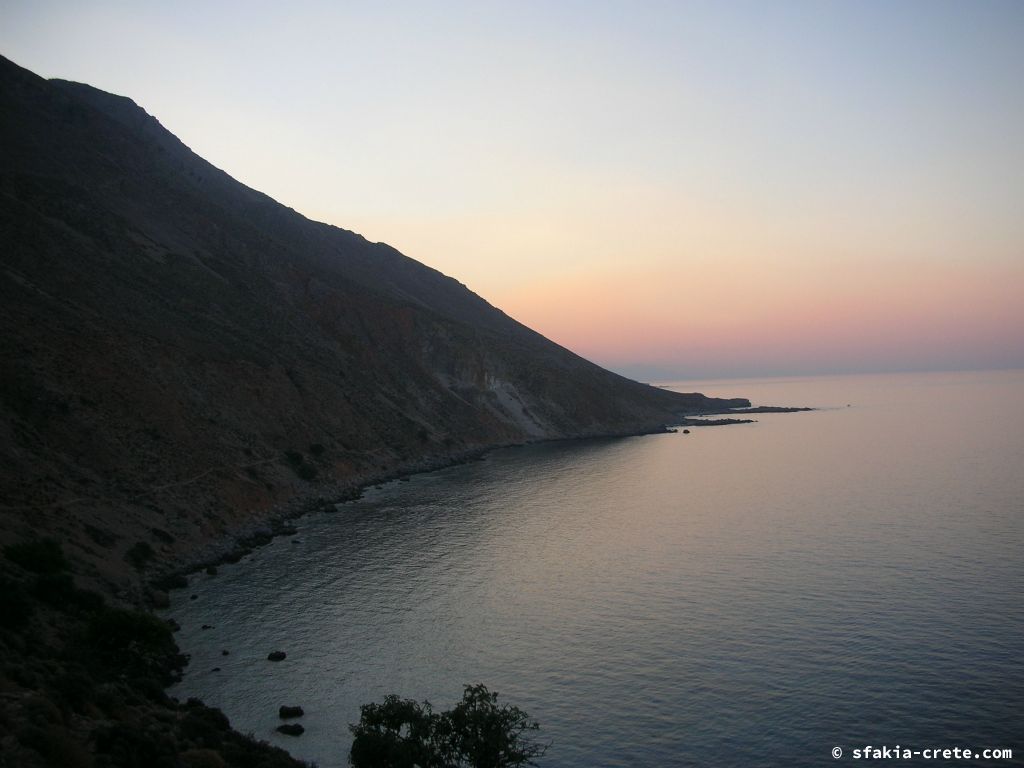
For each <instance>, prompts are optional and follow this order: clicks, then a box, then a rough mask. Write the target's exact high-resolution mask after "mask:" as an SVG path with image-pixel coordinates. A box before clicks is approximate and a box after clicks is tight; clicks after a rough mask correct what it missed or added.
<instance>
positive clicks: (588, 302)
mask: <svg viewBox="0 0 1024 768" xmlns="http://www.w3.org/2000/svg"><path fill="white" fill-rule="evenodd" d="M1020 286H1024V266H1021V265H1003V266H1001V267H991V266H989V267H986V268H984V269H980V268H976V267H971V268H965V267H957V266H956V265H950V266H948V267H945V268H932V269H930V270H927V271H924V272H918V271H916V270H913V269H910V268H906V267H902V268H895V267H893V268H890V269H888V270H885V271H882V270H879V269H873V270H868V271H863V272H862V271H859V270H858V269H856V268H854V267H851V268H849V269H848V270H847V274H844V275H836V274H835V273H832V274H829V275H822V274H819V275H797V276H795V278H793V279H790V277H789V276H788V275H786V274H784V273H783V274H779V275H777V276H771V275H768V274H762V275H760V276H758V277H757V278H756V279H746V278H743V277H734V276H732V275H730V274H728V273H717V274H716V273H709V274H705V275H703V276H702V277H701V278H700V279H699V280H697V281H687V280H685V279H682V278H680V276H679V275H678V274H673V273H672V271H671V270H666V271H665V272H662V273H660V274H651V273H647V274H639V275H637V274H629V273H628V272H614V273H608V274H604V275H590V276H571V277H566V278H564V279H563V280H559V281H548V282H545V283H543V284H536V285H533V286H529V287H527V288H525V289H523V290H520V291H517V292H509V293H508V294H507V295H504V296H502V297H501V298H500V305H501V306H503V307H504V308H505V309H506V311H508V312H509V314H511V315H512V316H513V317H516V318H517V319H521V320H524V321H526V322H527V323H528V324H530V325H532V327H534V328H536V329H537V330H539V331H540V332H541V333H544V334H545V335H546V336H548V337H549V338H551V339H553V340H554V341H557V342H558V343H560V344H562V345H564V346H566V347H568V348H570V349H572V350H574V351H576V352H578V353H579V354H581V355H583V356H584V357H588V358H590V359H592V360H595V361H598V362H600V363H602V364H605V365H609V366H612V367H616V366H618V367H623V366H626V367H629V366H640V365H650V366H662V367H671V366H672V365H673V364H679V363H681V367H683V368H684V369H685V368H686V366H687V364H688V363H690V364H692V362H693V361H699V364H700V367H702V369H703V368H706V369H709V370H710V369H712V368H714V367H715V366H716V365H718V366H721V365H730V366H741V367H742V366H743V365H744V364H745V365H747V366H749V367H750V368H753V369H756V368H758V367H762V366H764V365H766V364H772V365H775V366H776V367H780V368H785V367H787V366H788V367H791V368H793V369H794V370H801V369H812V368H814V367H815V365H817V366H819V367H824V368H826V369H837V368H844V367H861V368H863V367H868V368H870V367H876V368H896V369H899V368H929V367H945V366H951V367H976V366H978V365H981V366H984V365H986V361H987V360H992V359H995V360H998V359H1000V356H1002V357H1003V358H1007V357H1009V364H1011V365H1014V364H1016V365H1019V364H1021V362H1022V361H1024V302H1021V301H1020V299H1019V296H1018V292H1019V288H1020ZM1007 353H1009V354H1007ZM1014 354H1016V357H1014Z"/></svg>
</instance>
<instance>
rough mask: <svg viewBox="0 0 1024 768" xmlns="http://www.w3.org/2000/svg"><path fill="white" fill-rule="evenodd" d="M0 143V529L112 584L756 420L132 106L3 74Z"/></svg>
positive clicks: (10, 69) (1, 68) (65, 85)
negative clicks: (473, 486) (212, 554)
mask: <svg viewBox="0 0 1024 768" xmlns="http://www.w3.org/2000/svg"><path fill="white" fill-rule="evenodd" d="M0 146H2V147H3V152H2V153H0V242H2V243H3V249H2V254H0V259H2V264H0V328H2V332H0V356H2V359H3V365H2V369H0V371H2V372H0V451H2V469H0V488H2V494H0V495H2V504H3V510H2V520H3V524H2V526H0V527H2V531H0V536H2V537H3V540H4V541H5V542H9V541H12V540H15V539H24V538H26V537H33V536H40V535H46V536H51V537H53V538H55V539H57V540H59V541H61V542H63V543H64V545H65V550H66V552H67V554H68V555H69V556H70V558H71V560H72V562H74V563H77V564H78V565H79V567H80V568H81V575H82V576H83V577H84V578H86V579H87V580H92V581H94V582H97V583H99V584H100V585H101V586H102V587H103V588H104V589H105V590H106V591H109V590H110V589H113V588H121V587H123V584H124V582H125V581H126V580H128V581H131V580H132V578H134V577H135V576H136V575H143V576H144V575H145V574H146V573H149V574H152V573H153V572H155V571H157V570H159V568H160V567H161V565H162V564H166V563H169V562H174V561H180V560H181V558H182V557H183V556H186V555H191V554H195V553H196V552H197V551H199V550H198V549H197V548H199V547H202V546H204V545H205V544H207V543H209V542H211V541H216V540H218V539H220V538H223V537H225V536H226V535H228V534H231V533H234V532H237V531H239V530H241V529H244V527H245V526H246V525H247V524H249V523H251V522H252V521H254V520H255V521H261V520H264V519H265V518H266V517H267V515H268V514H269V512H270V511H271V510H273V509H281V508H282V505H287V504H289V503H291V504H293V505H294V504H295V503H298V501H297V500H299V499H308V498H310V497H312V496H317V495H319V496H321V497H323V498H325V499H326V498H330V497H331V496H332V495H336V494H338V493H341V492H342V491H343V490H344V489H345V488H347V487H350V486H352V485H353V484H358V483H360V482H364V481H367V480H370V479H374V478H377V477H381V476H386V475H389V474H390V475H393V474H395V473H400V472H404V471H410V470H412V469H415V468H419V467H425V466H430V465H435V464H441V463H444V462H445V461H450V460H452V459H454V458H458V457H460V456H463V455H466V454H469V453H471V452H473V451H477V450H480V449H483V448H486V447H488V446H496V445H505V444H513V443H520V442H525V441H531V440H538V439H551V438H565V437H577V436H585V435H608V434H624V433H636V432H642V431H647V430H652V429H657V428H659V427H660V426H661V425H663V424H665V423H667V422H670V421H672V420H674V419H676V418H678V417H679V416H681V415H683V414H686V413H695V412H702V411H711V410H721V409H722V408H723V407H728V406H735V405H746V404H747V403H746V402H745V401H722V400H716V399H712V398H706V397H704V396H702V395H699V394H690V395H681V394H677V393H673V392H669V391H665V390H661V389H656V388H653V387H650V386H646V385H643V384H639V383H636V382H634V381H630V380H627V379H625V378H623V377H621V376H618V375H615V374H613V373H611V372H609V371H606V370H603V369H601V368H599V367H598V366H596V365H593V364H592V363H589V362H587V361H586V360H583V359H582V358H580V357H578V356H577V355H575V354H573V353H572V352H570V351H568V350H566V349H564V348H562V347H560V346H558V345H557V344H554V343H552V342H551V341H549V340H547V339H545V338H544V337H542V336H541V335H539V334H537V333H535V332H534V331H531V330H530V329H529V328H526V327H525V326H523V325H521V324H520V323H518V322H516V321H515V320H513V319H511V318H510V317H508V316H507V315H505V314H504V313H502V312H501V311H499V310H497V309H495V308H494V307H492V306H491V305H489V304H488V303H487V302H486V301H484V300H483V299H481V298H480V297H479V296H477V295H475V294H473V293H472V292H471V291H469V290H468V289H467V288H466V287H465V286H463V285H461V284H460V283H458V282H457V281H455V280H453V279H452V278H450V277H446V276H445V275H443V274H441V273H439V272H437V271H436V270H433V269H431V268H429V267H426V266H424V265H423V264H420V263H418V262H416V261H414V260H412V259H410V258H407V257H405V256H403V255H402V254H400V253H399V252H397V251H396V250H395V249H393V248H391V247H389V246H387V245H384V244H381V243H371V242H368V241H366V240H365V239H364V238H362V237H360V236H359V235H357V234H354V233H352V232H349V231H346V230H343V229H339V228H337V227H333V226H329V225H326V224H321V223H317V222H314V221H310V220H308V219H306V218H304V217H303V216H301V215H299V214H298V213H296V212H295V211H293V210H291V209H289V208H287V207H285V206H283V205H280V204H279V203H276V202H275V201H273V200H271V199H270V198H269V197H267V196H266V195H263V194H261V193H259V192H256V191H254V190H252V189H249V188H248V187H246V186H244V185H242V184H240V183H239V182H237V181H235V180H234V179H232V178H231V177H229V176H228V175H227V174H225V173H223V172H222V171H220V170H218V169H217V168H215V167H213V166H212V165H210V164H209V163H207V162H206V161H204V160H203V159H202V158H200V157H198V156H197V155H195V154H194V153H193V152H191V151H190V150H189V149H188V148H187V147H186V146H184V145H183V144H182V143H181V142H180V141H178V139H176V138H175V137H174V136H173V135H172V134H171V133H170V132H168V131H167V130H165V129H164V128H163V127H162V126H161V125H160V123H158V122H157V120H156V119H155V118H153V117H151V116H150V115H148V114H147V113H146V112H144V111H143V110H142V109H141V108H139V107H138V106H136V104H135V103H134V102H132V101H131V100H129V99H127V98H123V97H120V96H114V95H111V94H109V93H104V92H102V91H99V90H96V89H95V88H91V87H89V86H87V85H81V84H78V83H71V82H65V81H57V80H51V81H46V80H43V79H41V78H39V77H37V76H36V75H34V74H32V73H30V72H28V71H26V70H24V69H21V68H19V67H18V66H16V65H14V64H13V63H11V62H9V61H7V60H2V61H0ZM339 183H344V180H339ZM147 569H148V570H147Z"/></svg>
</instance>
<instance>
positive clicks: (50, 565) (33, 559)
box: [4, 539, 69, 573]
mask: <svg viewBox="0 0 1024 768" xmlns="http://www.w3.org/2000/svg"><path fill="white" fill-rule="evenodd" d="M4 557H6V558H7V559H8V560H10V561H11V562H12V563H16V564H17V565H20V566H21V567H22V568H24V569H25V570H26V571H32V572H33V573H60V572H61V571H66V570H67V569H68V568H69V565H68V561H67V558H66V557H64V552H63V550H61V548H60V544H58V543H57V542H56V541H54V540H53V539H33V540H31V541H22V542H20V543H18V544H10V545H8V546H6V547H4Z"/></svg>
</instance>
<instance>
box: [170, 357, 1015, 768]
mask: <svg viewBox="0 0 1024 768" xmlns="http://www.w3.org/2000/svg"><path fill="white" fill-rule="evenodd" d="M680 388H681V389H683V390H685V391H692V390H694V389H698V390H700V391H704V392H707V393H708V394H712V395H719V396H747V397H750V398H751V399H752V400H753V401H755V403H764V404H781V405H811V406H818V407H821V408H822V410H818V411H815V412H811V413H796V414H766V415H760V416H757V417H756V418H757V419H758V423H756V424H749V425H742V426H726V427H707V428H695V429H693V430H692V433H691V434H689V435H684V434H682V432H680V433H678V434H666V435H654V436H646V437H636V438H625V439H615V440H595V441H586V442H566V443H557V444H547V445H539V446H532V447H528V448H518V449H509V450H503V451H497V452H495V453H492V454H490V455H489V456H488V457H487V458H486V460H484V461H480V462H474V463H471V464H468V465H465V466H461V467H455V468H452V469H448V470H444V471H441V472H436V473H432V474H427V475H421V476H417V477H414V478H412V480H411V481H409V482H395V483H391V484H388V485H387V486H385V487H383V488H382V489H378V490H371V491H370V492H368V493H367V494H366V496H365V497H364V498H363V499H362V500H360V501H358V502H353V503H348V504H344V505H340V506H339V507H338V508H337V511H336V512H333V513H317V514H315V515H312V516H310V517H307V518H304V519H302V520H300V521H299V528H300V532H299V534H298V536H296V537H294V538H292V539H288V538H282V539H277V540H275V541H274V542H273V543H272V544H271V545H269V546H267V547H266V548H264V549H262V550H259V551H258V552H257V553H255V554H254V555H252V556H250V557H248V558H246V559H245V560H243V561H242V562H241V563H238V564H237V565H234V566H226V567H223V568H221V570H220V574H219V575H217V576H215V577H210V576H206V575H202V576H198V577H195V578H194V579H193V582H192V584H191V586H190V589H189V590H188V591H187V592H184V593H178V594H176V595H175V596H174V605H173V608H172V610H171V612H170V613H171V615H172V616H174V618H175V619H176V620H177V621H178V622H179V623H180V624H181V625H182V630H181V632H180V633H179V635H178V640H179V644H180V645H181V646H182V648H183V650H184V651H186V652H188V653H191V654H192V663H191V665H190V667H189V669H188V672H187V675H186V677H185V679H184V681H183V682H182V683H181V684H180V685H179V686H177V687H176V688H175V689H173V690H172V694H173V695H176V696H179V697H182V698H184V697H186V696H199V697H201V698H203V699H204V700H205V701H206V702H207V703H209V704H211V705H214V706H218V707H221V708H222V709H223V710H224V711H225V712H226V713H227V714H228V716H229V717H230V718H231V721H232V723H233V724H234V725H235V726H236V727H237V728H239V729H240V730H242V731H247V732H248V731H251V732H253V733H254V734H255V735H256V736H258V737H260V738H263V739H267V740H268V741H271V742H273V743H277V744H280V745H281V746H285V747H286V748H288V749H289V750H290V751H291V752H293V753H294V754H295V755H297V756H299V757H301V758H304V759H309V760H315V761H317V762H318V763H319V765H320V766H321V768H330V767H331V766H341V765H344V764H345V763H346V756H347V751H348V746H349V743H350V742H349V737H348V731H347V727H346V725H347V723H350V722H355V721H357V720H358V718H359V705H360V704H362V703H366V702H370V701H378V700H380V699H381V698H383V696H384V695H385V694H387V693H392V692H393V693H398V694H400V695H402V696H404V697H410V698H416V699H424V698H427V699H430V700H431V701H432V702H433V703H434V704H435V705H436V706H438V707H440V708H447V707H448V706H450V705H451V704H453V703H454V702H455V701H456V700H457V699H458V698H459V697H460V695H461V690H462V685H463V684H464V683H471V682H483V683H485V684H487V685H488V686H489V687H490V688H491V689H492V690H497V691H499V692H500V693H501V695H502V698H503V699H505V700H507V701H509V702H510V703H514V704H516V705H518V706H520V707H522V708H523V709H525V710H527V711H528V712H529V713H530V714H531V715H533V716H534V717H536V718H537V719H538V720H539V721H540V722H541V724H542V726H543V731H542V733H543V734H544V737H545V739H546V740H549V741H550V742H551V748H550V750H549V752H548V755H547V757H546V758H545V759H544V760H543V761H542V765H545V766H573V767H579V768H583V767H584V766H648V765H650V766H659V765H666V766H668V765H727V766H728V765H744V766H756V765H791V766H801V765H821V764H830V763H831V764H839V763H836V762H835V761H833V760H832V758H831V755H830V752H831V749H832V747H833V746H842V747H843V748H844V749H845V750H847V757H849V754H850V753H849V750H850V749H852V748H853V747H854V746H855V745H858V744H859V745H863V744H873V745H883V744H889V745H895V744H896V743H900V744H903V745H914V746H916V747H917V748H920V747H924V746H932V745H938V746H958V745H963V746H972V747H992V746H1008V747H1013V748H1015V752H1016V753H1017V754H1018V755H1020V754H1024V729H1022V723H1024V552H1022V544H1024V372H999V373H963V374H916V375H898V376H856V377H843V378H838V377H837V378H808V379H791V380H782V379H773V380H765V381H730V382H700V383H696V384H692V385H689V386H687V385H682V386H681V387H680ZM847 404H849V407H848V406H847ZM189 594H196V595H197V596H198V598H197V599H196V600H194V601H190V600H188V599H187V598H188V596H189ZM203 624H210V625H213V628H212V629H208V630H202V629H201V626H202V625H203ZM222 649H227V650H229V651H230V655H228V656H222V654H221V651H222ZM275 649H281V650H284V651H286V652H287V653H288V658H287V659H286V660H285V661H283V662H280V663H276V664H275V663H271V662H268V661H267V660H266V656H267V653H268V652H270V651H271V650H275ZM215 667H219V668H220V671H212V670H213V668H215ZM281 704H299V705H302V706H303V707H304V708H305V710H306V712H307V714H306V716H305V717H304V718H303V720H302V722H303V723H304V725H305V726H306V729H307V730H306V733H305V734H304V735H303V736H301V737H299V738H297V739H296V738H291V737H287V736H282V735H280V734H277V733H275V731H274V728H275V727H276V726H277V725H278V724H279V723H280V721H279V720H278V719H277V708H278V706H279V705H281ZM843 762H849V760H847V759H846V758H844V760H843ZM932 764H935V763H932ZM959 764H967V763H959ZM987 764H993V763H987ZM1002 764H1004V765H1005V764H1007V763H1005V762H1004V763H1002Z"/></svg>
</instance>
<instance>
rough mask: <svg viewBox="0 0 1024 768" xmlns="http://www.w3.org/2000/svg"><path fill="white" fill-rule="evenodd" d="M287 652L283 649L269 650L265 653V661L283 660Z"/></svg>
mask: <svg viewBox="0 0 1024 768" xmlns="http://www.w3.org/2000/svg"><path fill="white" fill-rule="evenodd" d="M287 657H288V654H287V653H285V652H284V651H271V652H270V653H269V654H267V661H284V660H285V659H286V658H287Z"/></svg>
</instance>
